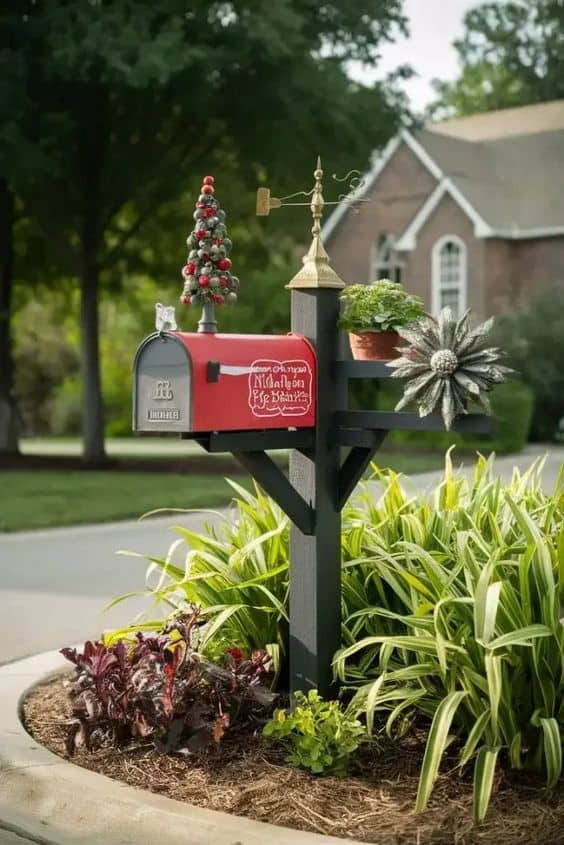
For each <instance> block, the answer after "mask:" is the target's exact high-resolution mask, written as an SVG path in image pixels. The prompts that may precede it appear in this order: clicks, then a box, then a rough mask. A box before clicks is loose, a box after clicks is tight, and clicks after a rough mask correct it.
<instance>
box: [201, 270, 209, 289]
mask: <svg viewBox="0 0 564 845" xmlns="http://www.w3.org/2000/svg"><path fill="white" fill-rule="evenodd" d="M198 283H199V285H200V287H201V288H207V286H208V285H209V283H210V277H209V276H207V275H206V274H205V273H204V274H203V275H201V276H200V278H199V279H198Z"/></svg>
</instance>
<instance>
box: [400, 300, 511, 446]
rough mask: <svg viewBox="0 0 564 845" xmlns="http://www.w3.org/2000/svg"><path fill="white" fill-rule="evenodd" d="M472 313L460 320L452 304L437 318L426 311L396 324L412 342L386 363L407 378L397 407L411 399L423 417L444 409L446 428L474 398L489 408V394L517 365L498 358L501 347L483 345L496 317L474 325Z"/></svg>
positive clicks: (407, 339)
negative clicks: (409, 321) (506, 364)
mask: <svg viewBox="0 0 564 845" xmlns="http://www.w3.org/2000/svg"><path fill="white" fill-rule="evenodd" d="M469 313H470V312H469V311H466V313H465V314H464V315H463V316H462V317H461V318H460V319H459V320H457V319H456V318H455V317H454V315H453V313H452V311H451V310H450V308H443V310H442V311H441V313H440V315H439V317H438V320H435V319H434V318H433V317H427V318H425V319H422V320H419V321H417V322H416V323H413V324H412V325H410V326H405V327H403V328H402V327H399V328H398V329H397V331H398V333H399V335H400V336H401V337H402V338H403V339H404V340H405V341H407V344H408V345H407V346H406V347H404V348H402V349H401V350H400V351H401V353H402V355H401V357H400V358H396V359H395V360H393V361H389V362H388V365H387V366H388V367H392V368H393V369H394V373H393V376H394V377H395V378H404V379H406V385H405V389H404V394H403V398H402V399H401V400H400V401H399V402H398V404H397V405H396V411H401V410H402V409H403V408H405V407H406V406H407V405H409V404H410V403H412V402H413V403H414V404H416V405H417V407H418V409H419V416H421V417H425V416H427V415H428V414H431V413H432V412H433V411H436V410H439V409H440V412H441V414H442V417H443V420H444V424H445V427H446V429H447V431H449V430H450V428H451V427H452V424H453V422H454V420H455V419H456V417H457V416H459V415H460V414H467V413H468V402H470V401H474V402H479V403H480V404H481V405H482V406H483V407H484V409H485V410H486V411H487V412H489V410H490V406H489V402H488V398H487V396H486V395H485V394H486V393H488V392H489V391H490V390H491V389H492V388H493V386H494V385H495V384H499V383H500V382H503V381H505V380H506V378H507V376H508V375H510V374H511V373H512V372H513V370H511V369H510V368H509V367H504V366H502V365H501V364H500V363H499V361H500V358H501V355H502V353H501V351H500V350H499V349H497V348H493V347H490V348H485V338H486V336H487V335H488V333H489V332H490V331H491V328H492V326H493V318H491V319H490V320H487V321H486V322H485V323H482V324H481V325H479V326H477V327H476V328H475V329H471V328H470V326H469V324H468V315H469Z"/></svg>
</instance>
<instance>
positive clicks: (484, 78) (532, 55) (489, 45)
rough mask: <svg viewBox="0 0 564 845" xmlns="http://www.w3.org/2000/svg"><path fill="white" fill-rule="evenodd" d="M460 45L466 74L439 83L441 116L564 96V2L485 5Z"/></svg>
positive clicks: (514, 0)
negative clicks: (451, 80) (453, 80)
mask: <svg viewBox="0 0 564 845" xmlns="http://www.w3.org/2000/svg"><path fill="white" fill-rule="evenodd" d="M464 26H465V32H464V35H463V37H462V38H461V39H460V40H459V41H456V42H455V45H454V46H455V48H456V51H457V52H458V56H459V59H460V62H461V65H462V72H461V74H460V76H459V78H458V79H457V80H456V81H455V82H444V81H440V80H435V89H436V91H437V94H438V95H439V99H438V101H437V102H436V103H435V104H434V105H433V107H432V112H433V114H434V115H435V116H443V117H445V116H451V115H467V114H474V113H475V112H483V111H490V110H493V109H501V108H507V107H510V106H521V105H527V104H529V103H538V102H544V101H547V100H555V99H559V98H561V97H564V2H563V0H508V2H502V1H501V0H499V2H488V3H483V4H482V5H480V6H478V7H477V8H475V9H472V10H471V11H469V12H468V13H467V14H466V16H465V19H464Z"/></svg>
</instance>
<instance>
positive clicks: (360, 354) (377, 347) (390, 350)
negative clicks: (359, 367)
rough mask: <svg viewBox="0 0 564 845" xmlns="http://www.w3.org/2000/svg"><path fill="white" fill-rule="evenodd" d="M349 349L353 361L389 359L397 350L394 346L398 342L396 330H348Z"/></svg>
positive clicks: (394, 355) (395, 355)
mask: <svg viewBox="0 0 564 845" xmlns="http://www.w3.org/2000/svg"><path fill="white" fill-rule="evenodd" d="M349 340H350V344H351V350H352V354H353V358H354V359H355V361H390V360H391V359H392V358H397V357H398V356H399V352H397V351H396V349H395V348H394V347H396V346H398V345H399V343H400V336H399V334H398V333H397V332H394V331H389V332H349Z"/></svg>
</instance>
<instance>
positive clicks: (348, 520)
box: [109, 455, 564, 819]
mask: <svg viewBox="0 0 564 845" xmlns="http://www.w3.org/2000/svg"><path fill="white" fill-rule="evenodd" d="M541 468H542V464H541V463H539V462H536V463H535V464H533V466H532V467H531V468H530V470H529V471H528V472H526V473H524V474H523V475H520V474H519V473H518V472H515V473H514V476H513V479H512V481H511V483H510V484H509V485H503V484H502V483H501V482H500V480H499V479H498V478H496V477H495V472H494V464H493V459H489V460H485V459H484V458H479V460H478V462H477V464H476V468H475V471H474V476H473V479H472V480H471V481H470V482H468V481H466V480H465V479H464V478H463V477H462V476H461V475H460V474H457V473H455V472H454V471H453V468H452V465H451V460H450V455H447V459H446V468H445V475H444V478H443V480H442V481H441V483H440V484H439V485H438V486H437V488H436V489H435V491H434V493H433V496H432V498H429V499H428V498H425V497H422V496H412V497H410V496H409V495H408V494H407V493H406V492H405V490H404V489H403V487H402V484H401V480H400V477H399V476H397V475H396V474H394V473H392V472H386V473H384V474H379V473H378V470H375V472H376V474H377V475H378V476H379V481H380V483H381V484H382V485H383V490H382V491H381V492H376V491H375V490H374V488H373V487H365V488H364V490H363V492H362V493H361V494H360V495H359V496H357V497H355V499H354V500H353V501H352V503H350V504H349V505H348V506H347V507H346V508H345V511H344V513H343V535H342V547H343V591H342V605H343V648H342V649H341V650H340V651H339V652H338V653H337V655H336V656H335V661H334V669H335V673H336V676H337V677H338V679H339V680H340V681H341V683H342V684H343V686H344V688H345V692H346V693H348V694H349V696H352V703H351V705H350V706H351V708H352V709H353V712H358V713H359V714H364V715H365V718H366V723H367V728H368V730H369V732H374V731H376V730H380V729H382V725H385V729H386V730H388V731H389V732H390V733H393V732H394V731H403V730H407V729H408V728H409V725H410V724H411V722H412V720H413V717H414V716H417V715H420V716H422V717H425V718H427V719H429V720H430V730H429V737H428V743H427V750H426V754H425V758H424V763H423V767H422V772H421V779H420V787H419V794H418V801H417V806H418V808H419V809H422V808H423V807H425V805H426V802H427V800H428V797H429V795H430V793H431V791H432V788H433V783H434V780H435V778H436V775H437V772H438V769H439V766H440V763H441V760H442V757H443V755H444V752H445V750H446V749H447V747H448V749H449V753H452V752H453V750H454V751H455V752H456V753H457V754H458V760H459V763H460V765H461V766H466V765H470V764H471V765H473V766H474V776H475V806H474V812H475V817H476V819H481V818H483V816H484V814H485V812H486V810H487V806H488V801H489V797H490V794H491V789H492V783H493V780H494V775H495V770H496V767H497V766H503V767H512V768H528V769H532V770H535V771H538V772H540V773H541V774H542V775H543V776H544V778H545V780H546V782H547V784H548V785H549V786H551V785H553V784H554V783H555V782H556V781H557V780H558V778H559V777H560V775H561V772H562V751H561V748H562V738H563V733H564V656H563V654H564V637H563V631H562V624H561V616H562V615H563V614H562V610H561V608H562V606H563V602H564V528H563V517H564V486H563V483H562V480H561V481H560V483H559V484H558V487H557V490H556V491H555V493H554V494H553V495H547V494H545V493H543V492H542V490H541V487H540V482H539V477H540V471H541ZM232 486H233V488H234V489H235V493H236V499H235V510H234V511H233V512H232V513H231V514H230V515H229V517H227V518H223V519H222V521H221V522H220V523H219V525H216V526H215V527H212V526H209V527H208V528H207V529H206V530H205V531H204V532H202V533H197V532H193V531H188V530H186V529H183V528H179V527H178V528H176V532H177V533H178V535H179V536H178V539H177V540H175V542H174V544H173V546H172V547H171V549H170V550H169V553H168V555H167V556H166V557H165V558H162V559H161V558H150V566H149V570H148V575H147V591H146V593H147V595H148V596H149V597H150V598H151V599H152V600H153V601H154V602H155V603H156V604H162V603H163V602H164V603H165V604H166V605H167V606H168V607H170V610H171V611H174V610H176V609H178V608H182V607H185V606H186V604H187V603H189V604H198V605H200V606H201V607H202V609H203V613H204V615H205V616H206V617H207V619H208V620H209V624H208V627H207V632H206V635H205V636H206V643H207V646H208V648H209V649H210V650H212V651H213V649H214V648H217V649H221V648H222V647H224V646H225V644H227V645H235V644H236V645H240V646H241V647H243V648H246V649H253V648H260V647H263V648H267V650H268V651H269V652H270V653H271V654H272V655H273V657H274V658H275V661H276V663H277V666H278V668H280V666H281V665H283V664H284V661H285V656H286V654H287V641H288V585H289V524H288V519H287V517H286V516H285V515H284V514H283V513H282V511H281V510H280V508H279V507H278V506H277V505H276V504H275V503H274V502H272V500H271V499H269V498H268V497H267V496H265V495H264V494H263V493H262V492H261V491H260V489H258V488H255V491H254V493H249V492H248V491H246V490H244V489H243V488H241V487H239V486H238V485H236V484H233V483H232ZM181 553H182V554H183V555H184V563H183V564H179V563H178V562H177V560H178V557H179V555H180V554H181ZM139 557H142V556H141V555H139ZM161 624H162V623H161V622H149V623H146V625H145V626H140V625H139V624H136V625H134V626H132V628H131V629H129V630H128V629H123V630H121V631H116V632H113V633H112V634H111V635H110V636H109V639H110V640H111V639H115V638H117V637H120V636H123V635H124V634H127V633H128V632H129V633H130V632H131V631H132V630H138V629H139V628H140V627H148V628H151V627H160V625H161Z"/></svg>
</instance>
